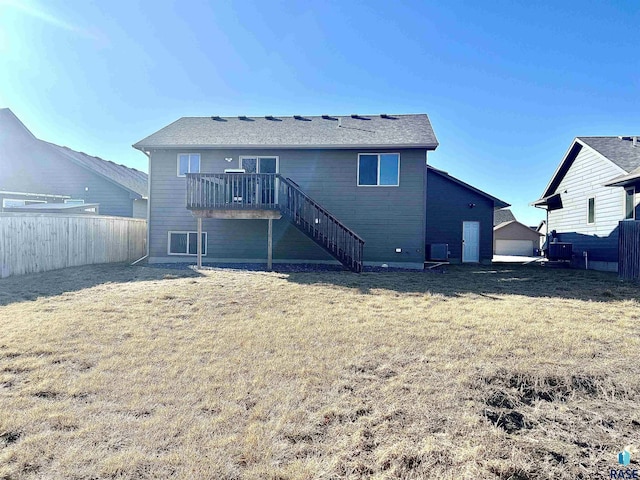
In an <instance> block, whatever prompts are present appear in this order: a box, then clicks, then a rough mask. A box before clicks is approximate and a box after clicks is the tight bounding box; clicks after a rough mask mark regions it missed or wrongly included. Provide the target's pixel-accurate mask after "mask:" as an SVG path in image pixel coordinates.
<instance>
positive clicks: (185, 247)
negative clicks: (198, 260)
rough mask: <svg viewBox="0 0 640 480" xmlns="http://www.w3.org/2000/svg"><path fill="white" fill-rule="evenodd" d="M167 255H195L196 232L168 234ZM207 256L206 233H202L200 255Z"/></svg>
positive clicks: (196, 249) (196, 245) (196, 247)
mask: <svg viewBox="0 0 640 480" xmlns="http://www.w3.org/2000/svg"><path fill="white" fill-rule="evenodd" d="M167 253H168V254H169V255H197V254H198V232H169V240H168V244H167ZM206 254H207V232H202V255H206Z"/></svg>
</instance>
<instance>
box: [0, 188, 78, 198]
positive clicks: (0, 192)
mask: <svg viewBox="0 0 640 480" xmlns="http://www.w3.org/2000/svg"><path fill="white" fill-rule="evenodd" d="M0 195H17V196H20V197H38V198H58V199H61V200H64V199H65V198H71V197H70V196H69V195H54V194H50V193H29V192H12V191H10V190H0Z"/></svg>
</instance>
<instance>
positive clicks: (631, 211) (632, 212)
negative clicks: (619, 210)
mask: <svg viewBox="0 0 640 480" xmlns="http://www.w3.org/2000/svg"><path fill="white" fill-rule="evenodd" d="M635 198H636V189H635V188H634V187H631V188H627V189H626V190H625V191H624V219H625V220H634V219H635V218H636V202H635Z"/></svg>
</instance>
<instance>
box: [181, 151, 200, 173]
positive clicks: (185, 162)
mask: <svg viewBox="0 0 640 480" xmlns="http://www.w3.org/2000/svg"><path fill="white" fill-rule="evenodd" d="M187 173H200V154H199V153H180V154H178V176H179V177H184V176H185V175H186V174H187Z"/></svg>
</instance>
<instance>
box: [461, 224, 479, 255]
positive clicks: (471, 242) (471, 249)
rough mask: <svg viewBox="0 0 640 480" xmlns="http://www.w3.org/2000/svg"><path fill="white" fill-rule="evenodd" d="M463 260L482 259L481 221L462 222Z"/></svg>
mask: <svg viewBox="0 0 640 480" xmlns="http://www.w3.org/2000/svg"><path fill="white" fill-rule="evenodd" d="M462 261H463V262H471V263H473V262H479V261H480V222H462Z"/></svg>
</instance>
